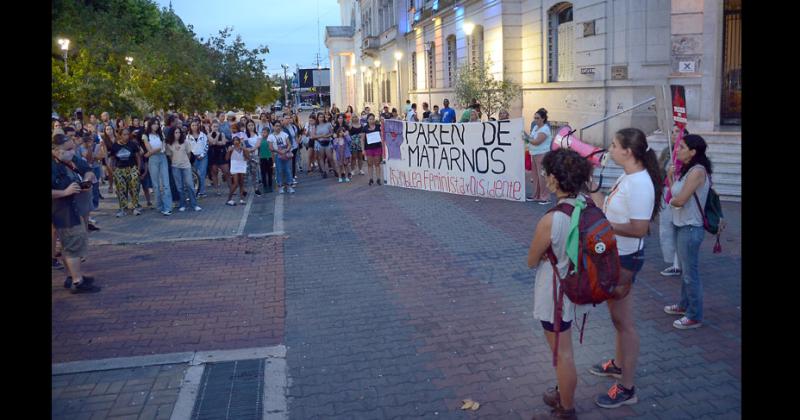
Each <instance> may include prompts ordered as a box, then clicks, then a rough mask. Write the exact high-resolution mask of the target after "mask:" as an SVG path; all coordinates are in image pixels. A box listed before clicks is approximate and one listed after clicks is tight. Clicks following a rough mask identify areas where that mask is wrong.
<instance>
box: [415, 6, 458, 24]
mask: <svg viewBox="0 0 800 420" xmlns="http://www.w3.org/2000/svg"><path fill="white" fill-rule="evenodd" d="M458 3H459V2H458V1H457V0H433V1H431V0H428V1H426V2H425V4H424V5H423V6H422V8H421V9H419V10H417V9H415V8H411V9H409V11H408V12H409V15H410V16H411V21H412V24H411V26H416V25H417V24H419V23H420V22H425V21H426V20H428V19H429V18H432V17H436V16H439V15H441V14H444V13H446V12H448V11H452V10H453V8H454V7H456V6H458Z"/></svg>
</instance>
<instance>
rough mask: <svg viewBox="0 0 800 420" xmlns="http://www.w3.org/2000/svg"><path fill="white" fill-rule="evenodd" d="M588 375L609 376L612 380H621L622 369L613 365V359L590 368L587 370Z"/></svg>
mask: <svg viewBox="0 0 800 420" xmlns="http://www.w3.org/2000/svg"><path fill="white" fill-rule="evenodd" d="M589 373H591V374H592V375H597V376H610V377H612V378H617V379H622V369H620V368H619V367H617V365H615V364H614V359H611V360H609V361H607V362H605V363H600V364H596V365H594V366H592V367H591V368H589Z"/></svg>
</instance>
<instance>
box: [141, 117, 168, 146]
mask: <svg viewBox="0 0 800 420" xmlns="http://www.w3.org/2000/svg"><path fill="white" fill-rule="evenodd" d="M153 124H155V125H157V126H158V128H157V129H156V131H155V132H153V131H151V127H152V126H153ZM150 134H156V135H158V138H159V139H161V141H164V135H163V134H161V123H159V122H158V120H157V119H156V118H150V119H149V120H147V125H146V126H145V127H144V135H145V136H149V135H150Z"/></svg>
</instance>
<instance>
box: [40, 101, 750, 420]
mask: <svg viewBox="0 0 800 420" xmlns="http://www.w3.org/2000/svg"><path fill="white" fill-rule="evenodd" d="M306 116H307V115H306V113H304V115H303V120H305V118H306ZM298 178H299V181H300V184H299V186H298V187H297V193H296V194H293V195H288V194H287V195H278V194H277V193H272V194H265V195H264V196H261V197H256V196H254V195H253V194H248V204H247V205H242V206H236V207H228V206H225V205H224V196H223V197H217V196H215V194H214V192H215V191H214V190H209V196H208V197H207V198H205V199H203V200H201V202H200V205H201V206H202V207H203V208H204V210H203V212H200V213H193V212H186V213H177V212H176V213H175V214H174V215H173V216H170V217H163V216H161V215H160V214H158V213H157V212H156V211H154V210H148V211H146V212H145V213H144V214H143V215H142V216H139V217H136V216H130V215H129V216H126V217H125V218H122V219H116V218H114V216H113V215H114V212H115V210H116V209H117V203H116V199H115V198H114V197H113V196H111V195H106V198H105V200H103V201H102V202H101V209H100V211H99V212H98V213H97V214H96V216H95V217H96V219H97V220H98V224H99V226H101V231H99V232H93V233H91V234H90V249H89V257H88V260H87V262H86V263H85V265H84V267H85V271H86V272H87V273H89V274H91V275H94V277H95V278H96V283H97V284H99V285H100V286H102V287H103V290H102V291H101V292H100V293H97V294H88V295H71V294H70V293H69V292H68V291H67V290H66V289H64V288H63V281H64V276H65V275H66V274H65V273H64V271H59V270H53V273H52V289H53V294H52V300H53V303H52V310H53V325H52V340H53V347H52V356H53V357H52V359H53V369H54V374H53V382H52V389H53V394H52V402H53V405H52V409H53V413H52V414H53V418H59V419H73V418H74V419H77V418H106V417H113V416H130V418H189V417H190V415H191V414H192V413H194V417H192V418H251V417H253V418H260V415H262V414H263V417H264V418H290V419H311V418H325V419H327V418H341V419H354V418H365V419H382V418H420V417H425V418H434V417H435V418H492V419H494V418H502V419H507V418H512V419H513V418H523V419H527V418H530V416H531V415H532V414H533V412H535V411H537V410H544V409H545V408H546V406H545V405H544V404H543V402H542V397H541V395H542V393H543V392H544V391H545V390H546V389H547V388H549V387H552V386H554V385H555V371H554V369H553V367H552V353H551V352H550V350H549V348H548V346H547V343H546V342H545V340H544V336H543V333H542V328H541V325H540V323H539V322H538V321H536V320H534V319H533V318H532V315H531V313H532V308H533V278H534V274H535V272H534V270H530V269H528V268H527V266H526V256H527V252H528V246H529V245H530V241H531V238H532V236H533V232H534V228H535V226H536V223H537V221H538V220H539V218H540V217H542V215H543V214H544V213H545V211H546V210H547V208H546V207H544V206H540V205H537V204H535V203H517V202H511V201H506V200H491V199H480V200H477V199H475V198H474V197H467V196H460V195H451V194H443V193H432V192H426V191H418V190H410V189H402V188H393V187H387V186H367V177H366V176H358V175H356V176H355V177H354V179H353V182H352V183H351V184H339V183H337V182H336V179H335V178H328V179H322V178H321V177H320V176H319V175H314V176H310V177H309V176H306V175H305V174H302V175H301V174H300V173H299V172H298ZM103 193H104V194H105V187H104V189H103ZM723 206H724V211H725V214H726V219H727V221H728V229H727V230H726V231H725V233H724V234H723V236H722V238H723V241H722V248H723V251H722V253H720V254H713V253H712V252H711V251H712V246H713V240H712V238H711V237H710V236H709V235H706V238H705V240H704V242H703V244H702V245H701V254H700V276H701V278H702V281H703V282H704V288H705V313H706V317H705V322H704V326H703V327H702V328H700V329H698V330H688V331H680V330H676V329H675V328H673V327H672V321H673V320H674V318H673V317H671V316H669V315H666V314H665V313H664V312H663V310H662V308H663V306H664V305H666V304H670V303H674V302H676V301H677V299H678V296H679V294H680V278H678V277H662V276H661V275H659V272H660V271H661V270H662V269H664V267H665V266H666V265H665V264H664V263H663V260H662V258H661V251H660V248H659V244H658V224H657V221H656V222H653V223H652V224H651V232H652V234H651V235H650V236H648V237H647V238H646V240H645V244H646V245H645V255H646V262H645V265H644V269H643V270H642V271H641V272H640V274H639V275H638V277H637V282H636V284H635V286H634V289H633V294H634V298H635V303H634V305H635V316H636V320H637V321H636V322H637V327H638V332H639V335H640V339H641V355H640V357H639V367H638V372H637V378H636V388H637V393H638V395H639V403H638V404H635V405H631V406H624V407H622V408H618V409H613V410H606V409H602V408H599V407H597V406H596V405H595V404H594V402H593V398H594V396H595V395H597V394H599V393H605V392H606V391H607V390H608V388H609V386H611V384H612V383H613V382H612V379H610V378H600V377H596V376H593V375H591V374H589V373H588V372H587V369H588V368H589V367H590V366H591V365H593V364H595V363H598V362H600V361H603V360H607V359H608V358H611V357H613V356H614V338H613V337H614V330H613V326H612V324H611V321H610V318H609V315H608V310H607V309H606V306H605V305H599V306H598V307H596V308H593V310H592V311H591V312H590V314H589V317H588V321H587V324H586V332H585V336H584V339H583V343H582V344H579V343H578V339H577V335H576V334H573V340H574V348H575V358H576V365H577V369H578V387H577V391H576V396H575V399H576V408H577V411H578V415H579V416H580V418H582V419H605V418H622V417H630V418H665V419H666V418H670V419H676V418H681V419H685V418H697V419H700V418H707V419H711V418H713V419H730V418H740V417H741V242H740V241H741V239H740V238H741V230H740V229H741V228H740V226H741V211H740V203H732V202H724V203H723ZM243 349H245V350H243ZM249 361H260V363H261V364H258V363H257V364H256V365H252V366H251V365H247V363H250V362H249ZM215 369H216V370H215ZM225 369H231V370H230V372H231V373H225V374H223V373H220V374H219V375H217V376H214V372H227V371H225ZM237 369H239V370H237ZM248 369H249V370H248ZM250 371H253V372H256V373H254V374H253V375H255V376H248V375H250V374H247V375H245V374H244V373H243V372H250ZM236 372H239V373H236ZM215 378H217V379H215ZM214 381H221V382H214ZM225 381H228V382H225ZM237 381H238V382H237ZM223 383H225V384H230V386H228V385H226V386H225V387H223V386H222V385H223ZM234 383H235V384H238V385H236V386H233V384H234ZM214 384H217V386H218V388H214ZM237 387H238V388H237ZM212 389H220V390H223V391H219V392H212V391H211V390H212ZM205 390H208V391H205ZM251 394H252V396H253V398H250V397H247V398H245V397H246V396H247V395H251ZM223 397H224V398H223ZM229 397H230V398H229ZM256 397H258V398H256ZM214 398H218V399H219V401H217V400H215V399H214ZM237 398H238V399H237ZM248 398H249V399H248ZM464 399H472V400H474V401H477V402H479V403H480V408H479V409H478V410H477V411H474V412H473V411H462V410H461V405H462V400H464ZM237 401H238V403H237ZM226 404H227V405H226ZM236 404H240V405H239V406H236ZM220 407H222V408H220ZM236 407H238V408H236ZM215 410H216V411H215ZM220 410H221V411H220ZM236 410H239V411H236ZM248 410H249V411H248ZM236 413H239V414H236ZM126 418H127V417H126Z"/></svg>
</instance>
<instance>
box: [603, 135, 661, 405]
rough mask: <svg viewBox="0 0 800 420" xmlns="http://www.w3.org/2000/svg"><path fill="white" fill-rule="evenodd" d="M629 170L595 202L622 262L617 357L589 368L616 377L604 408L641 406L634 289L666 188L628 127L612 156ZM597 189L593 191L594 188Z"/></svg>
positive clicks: (613, 305) (650, 154) (614, 304)
mask: <svg viewBox="0 0 800 420" xmlns="http://www.w3.org/2000/svg"><path fill="white" fill-rule="evenodd" d="M608 153H609V155H610V156H611V159H613V160H614V162H616V163H617V164H618V165H619V166H621V167H622V168H623V170H624V171H625V173H624V174H622V175H621V176H620V177H619V178H618V179H617V182H615V183H614V186H613V187H612V188H611V191H610V192H609V194H608V195H607V196H604V195H603V194H601V193H593V194H592V199H593V200H594V201H595V203H603V212H604V213H605V214H606V218H607V219H608V221H609V222H610V223H611V226H612V227H613V228H614V233H615V236H616V239H617V250H618V252H619V259H620V279H619V286H617V287H618V289H619V293H618V295H617V297H615V298H613V299H609V300H608V301H607V302H608V311H609V312H610V314H611V320H612V321H613V323H614V329H616V331H617V334H616V355H615V358H613V359H610V360H608V361H604V362H601V363H599V364H597V365H595V366H592V368H590V369H589V373H592V374H594V375H597V376H609V377H613V378H616V379H617V380H618V382H617V383H615V384H614V385H612V386H611V388H610V389H609V390H608V393H607V394H600V395H598V396H597V397H596V398H595V403H596V404H597V405H599V406H600V407H603V408H617V407H620V406H622V405H630V404H636V403H637V402H638V398H637V397H636V393H635V392H636V391H635V389H634V374H635V373H636V362H637V361H638V358H639V335H638V333H637V332H636V327H635V324H634V320H633V295H632V294H631V293H630V288H631V286H632V285H633V283H634V281H635V280H636V273H638V272H639V271H640V270H641V269H642V266H643V265H644V237H645V236H646V235H647V232H648V229H649V227H650V221H651V220H653V219H655V217H656V215H658V211H659V209H660V207H661V206H660V205H659V203H658V202H657V201H656V197H661V190H662V188H663V183H662V179H661V176H660V175H661V174H660V170H659V167H658V159H657V158H656V153H655V151H653V150H651V149H650V146H649V145H648V144H647V138H646V137H645V134H644V133H643V132H642V130H639V129H637V128H625V129H622V130H619V131H617V133H616V134H615V135H614V139H613V141H612V142H611V147H610V148H609V151H608ZM592 190H594V188H593V189H592Z"/></svg>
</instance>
